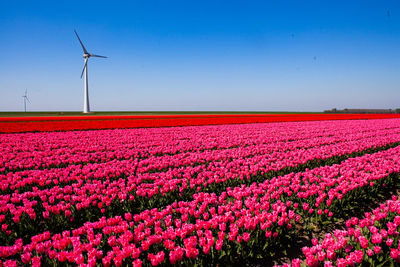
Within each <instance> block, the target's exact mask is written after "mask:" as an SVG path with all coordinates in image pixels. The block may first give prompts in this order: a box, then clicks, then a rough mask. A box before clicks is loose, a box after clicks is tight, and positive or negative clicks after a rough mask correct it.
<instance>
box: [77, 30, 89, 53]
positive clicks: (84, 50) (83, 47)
mask: <svg viewBox="0 0 400 267" xmlns="http://www.w3.org/2000/svg"><path fill="white" fill-rule="evenodd" d="M74 32H75V34H76V37H78V40H79V42H80V43H81V46H82V49H83V52H84V53H85V54H89V53H88V51H87V50H86V48H85V46H84V45H83V43H82V41H81V38H79V35H78V33H77V32H76V30H74Z"/></svg>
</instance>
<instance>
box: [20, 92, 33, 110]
mask: <svg viewBox="0 0 400 267" xmlns="http://www.w3.org/2000/svg"><path fill="white" fill-rule="evenodd" d="M22 98H23V99H24V110H25V112H26V100H28V102H29V104H30V103H31V101H29V98H28V90H25V94H24V95H23V96H22Z"/></svg>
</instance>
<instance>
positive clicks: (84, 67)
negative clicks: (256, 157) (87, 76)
mask: <svg viewBox="0 0 400 267" xmlns="http://www.w3.org/2000/svg"><path fill="white" fill-rule="evenodd" d="M87 62H88V60H87V59H86V60H85V65H83V69H82V73H81V79H82V77H83V73H84V72H85V69H86V66H87Z"/></svg>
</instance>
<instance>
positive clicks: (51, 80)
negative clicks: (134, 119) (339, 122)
mask: <svg viewBox="0 0 400 267" xmlns="http://www.w3.org/2000/svg"><path fill="white" fill-rule="evenodd" d="M74 29H76V30H77V31H78V33H79V35H80V37H81V39H82V41H83V42H84V44H85V46H86V48H87V49H88V51H89V52H92V53H95V54H100V55H105V56H108V57H109V58H108V59H101V58H92V59H90V61H89V66H88V72H89V95H90V104H91V109H92V110H94V111H96V110H241V111H242V110H243V111H252V110H255V111H257V110H261V111H267V110H270V111H320V110H324V109H331V108H334V107H336V108H399V107H400V3H399V2H398V1H385V0H383V1H288V0H282V1H216V0H214V1H131V3H129V4H128V3H126V2H125V1H104V2H102V1H5V0H3V1H0V111H8V110H15V111H17V110H23V99H22V95H23V93H24V91H25V89H28V96H29V98H30V100H31V104H28V110H32V111H41V110H82V106H83V80H81V79H80V73H81V70H82V67H83V58H82V49H81V47H80V45H79V42H78V40H77V39H76V37H75V35H74V32H73V31H74Z"/></svg>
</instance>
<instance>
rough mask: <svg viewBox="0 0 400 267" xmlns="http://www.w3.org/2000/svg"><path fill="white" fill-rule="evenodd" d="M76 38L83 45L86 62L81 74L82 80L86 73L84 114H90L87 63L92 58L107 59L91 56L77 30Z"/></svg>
mask: <svg viewBox="0 0 400 267" xmlns="http://www.w3.org/2000/svg"><path fill="white" fill-rule="evenodd" d="M74 32H75V34H76V37H78V40H79V42H80V43H81V46H82V49H83V58H84V60H85V64H84V65H83V70H82V74H81V79H82V76H83V73H85V87H84V91H83V113H89V112H90V106H89V88H88V73H87V63H88V60H89V58H90V57H101V58H107V57H105V56H99V55H94V54H90V53H89V52H88V51H87V50H86V48H85V46H84V45H83V43H82V41H81V38H79V35H78V33H77V32H76V30H74Z"/></svg>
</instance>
